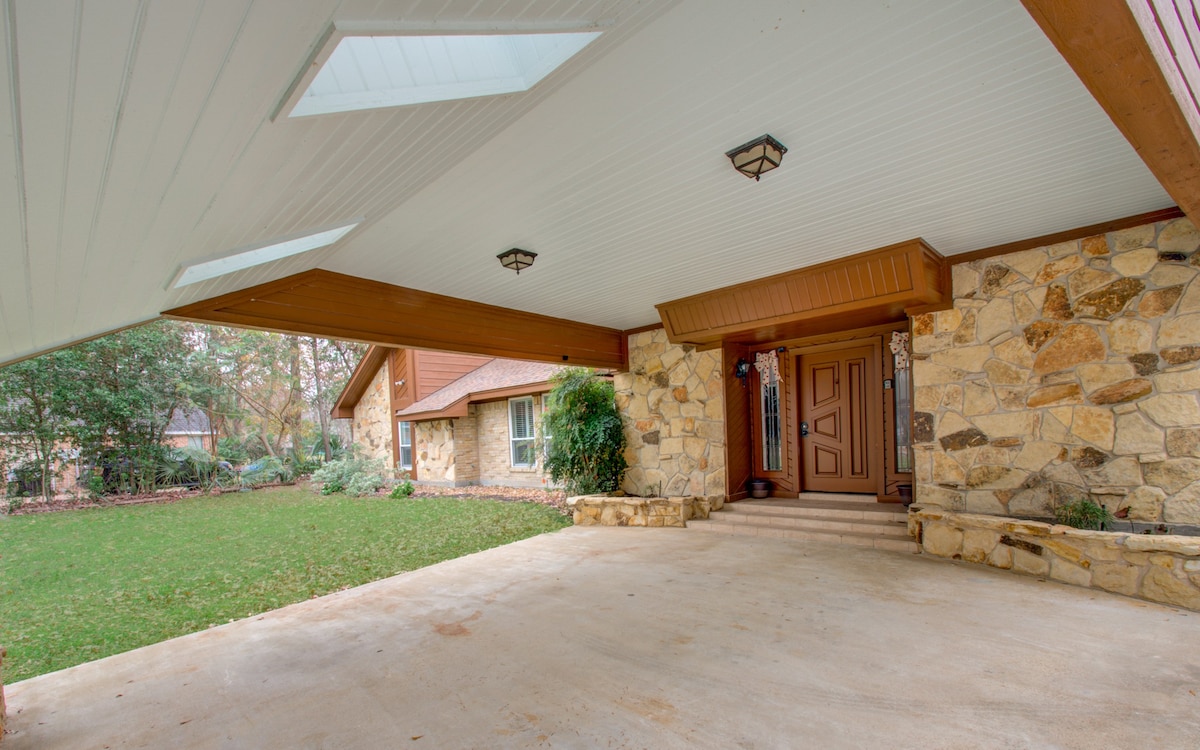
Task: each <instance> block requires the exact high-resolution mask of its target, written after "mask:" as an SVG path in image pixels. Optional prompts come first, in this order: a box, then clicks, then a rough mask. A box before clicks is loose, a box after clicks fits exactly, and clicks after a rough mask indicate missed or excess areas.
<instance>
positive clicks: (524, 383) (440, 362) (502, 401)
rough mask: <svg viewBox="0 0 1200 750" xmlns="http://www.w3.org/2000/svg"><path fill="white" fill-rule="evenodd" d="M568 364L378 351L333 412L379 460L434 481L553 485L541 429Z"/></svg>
mask: <svg viewBox="0 0 1200 750" xmlns="http://www.w3.org/2000/svg"><path fill="white" fill-rule="evenodd" d="M560 369H562V368H561V367H558V366H555V365H547V364H542V363H535V362H520V361H516V360H507V359H497V358H488V357H473V356H467V355H458V354H448V353H444V352H429V351H418V350H414V349H388V348H386V347H371V349H369V350H368V351H367V353H366V354H365V355H364V356H363V359H362V360H361V361H360V363H359V365H358V368H357V369H356V370H355V372H354V374H353V375H352V376H351V379H350V381H349V382H348V383H347V385H346V388H345V389H344V390H343V392H342V394H341V395H340V396H339V398H338V401H337V403H336V405H335V406H334V409H333V416H334V417H335V418H340V419H350V420H352V421H351V433H352V440H353V442H354V444H355V445H357V446H358V447H359V449H360V450H361V451H362V452H363V453H364V455H367V456H369V457H371V458H377V459H380V460H382V461H384V462H385V463H386V464H387V465H388V466H392V467H395V468H396V470H397V471H400V472H405V473H407V474H408V476H409V477H411V478H412V479H413V480H415V481H418V482H421V483H425V484H432V485H440V486H451V487H460V486H467V485H477V484H479V485H502V486H511V487H545V486H547V484H548V478H547V476H546V475H545V473H544V471H543V467H542V460H541V453H540V451H538V450H537V444H538V439H539V438H540V437H541V436H540V434H539V432H538V425H539V424H540V422H541V415H542V412H543V410H544V408H545V400H546V394H547V393H548V392H549V391H550V379H551V378H552V377H553V376H554V374H555V373H557V372H558V371H559V370H560Z"/></svg>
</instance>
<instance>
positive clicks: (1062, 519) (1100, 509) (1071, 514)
mask: <svg viewBox="0 0 1200 750" xmlns="http://www.w3.org/2000/svg"><path fill="white" fill-rule="evenodd" d="M1054 518H1055V519H1056V520H1057V521H1058V522H1059V523H1061V524H1063V525H1064V526H1074V527H1075V528H1077V529H1090V530H1092V531H1103V530H1104V529H1106V528H1109V527H1110V526H1112V524H1113V522H1114V521H1115V520H1116V519H1115V518H1114V517H1113V514H1112V513H1111V512H1110V511H1109V510H1108V508H1105V507H1104V506H1103V505H1098V504H1096V503H1094V502H1092V501H1091V500H1087V499H1083V498H1081V499H1079V500H1075V501H1073V502H1070V503H1067V504H1066V505H1060V506H1059V507H1057V508H1055V509H1054Z"/></svg>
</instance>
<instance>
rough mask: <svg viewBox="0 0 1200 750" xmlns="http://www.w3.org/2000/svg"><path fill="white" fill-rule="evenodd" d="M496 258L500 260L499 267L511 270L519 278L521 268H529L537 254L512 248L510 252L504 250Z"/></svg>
mask: <svg viewBox="0 0 1200 750" xmlns="http://www.w3.org/2000/svg"><path fill="white" fill-rule="evenodd" d="M496 257H497V258H499V259H500V265H502V266H504V267H505V268H511V269H512V270H514V271H516V272H517V275H518V276H520V275H521V269H522V268H529V267H530V266H532V265H533V259H534V258H536V257H537V253H535V252H533V251H531V250H522V249H521V248H519V247H514V248H513V249H512V250H505V251H504V252H502V253H500V254H499V255H497V256H496Z"/></svg>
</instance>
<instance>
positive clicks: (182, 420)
mask: <svg viewBox="0 0 1200 750" xmlns="http://www.w3.org/2000/svg"><path fill="white" fill-rule="evenodd" d="M208 431H209V424H208V414H206V413H205V412H204V410H203V409H176V410H175V413H174V414H172V415H171V422H170V424H168V425H167V430H166V434H168V435H204V434H207V433H208Z"/></svg>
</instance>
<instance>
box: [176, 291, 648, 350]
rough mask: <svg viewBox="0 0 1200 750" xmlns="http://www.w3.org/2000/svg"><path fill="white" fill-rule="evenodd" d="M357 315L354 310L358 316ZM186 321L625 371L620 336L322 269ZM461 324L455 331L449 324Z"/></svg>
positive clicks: (239, 295) (228, 300) (187, 311)
mask: <svg viewBox="0 0 1200 750" xmlns="http://www.w3.org/2000/svg"><path fill="white" fill-rule="evenodd" d="M351 308H353V309H351ZM164 315H167V316H170V317H173V318H179V319H183V320H193V321H198V322H205V323H219V324H222V325H232V326H239V327H243V328H256V329H260V330H267V331H278V332H283V333H302V334H306V335H316V336H325V337H329V338H339V339H349V340H354V341H363V342H366V343H369V344H376V345H381V346H387V347H393V348H413V349H433V350H439V351H451V352H462V353H465V354H481V355H487V356H493V357H508V358H512V359H526V360H533V361H539V362H553V363H563V362H568V363H570V364H572V365H582V366H586V367H599V368H614V369H624V367H625V360H626V357H625V355H624V347H625V344H624V342H623V340H624V336H623V335H622V332H621V331H619V330H617V329H614V328H604V327H602V326H595V325H590V324H587V323H580V322H577V321H573V320H565V319H562V318H552V317H550V316H546V315H539V314H536V313H529V312H523V311H520V310H511V309H508V308H503V307H497V306H494V305H485V304H482V303H479V302H471V301H468V300H461V299H457V298H454V297H447V296H444V295H439V294H433V293H431V292H423V291H420V290H416V289H406V288H404V287H398V286H393V285H391V284H385V283H383V282H378V281H372V280H370V279H362V278H358V277H354V276H346V275H344V274H337V273H333V272H331V271H325V270H321V269H314V270H311V271H305V272H304V273H300V274H296V275H294V276H289V277H287V278H285V279H280V280H278V281H274V282H269V283H267V284H262V285H259V286H256V287H252V288H250V289H243V290H241V291H238V292H232V293H230V294H225V295H221V296H219V297H214V298H212V299H208V300H203V301H200V302H196V303H192V304H189V305H183V306H181V307H177V308H174V309H171V310H168V311H166V312H165V313H164ZM445 320H454V321H457V323H455V324H453V325H446V324H444V321H445Z"/></svg>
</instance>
